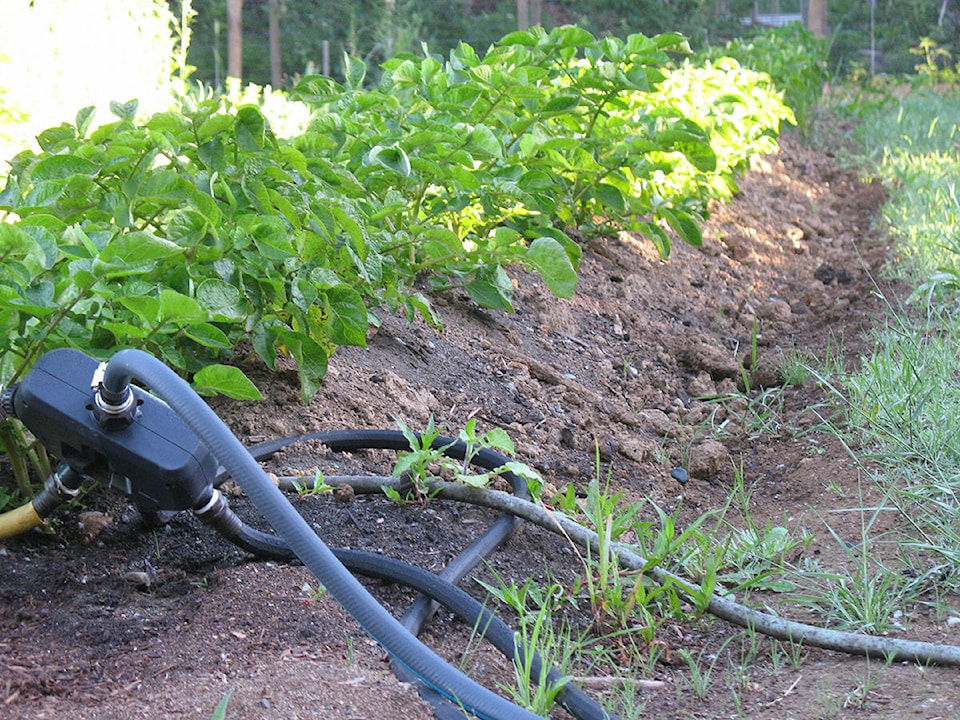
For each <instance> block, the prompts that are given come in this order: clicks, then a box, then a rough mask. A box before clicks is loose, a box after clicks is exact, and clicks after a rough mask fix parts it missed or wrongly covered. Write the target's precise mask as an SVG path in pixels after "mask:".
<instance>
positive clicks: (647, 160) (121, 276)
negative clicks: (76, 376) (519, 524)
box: [0, 27, 792, 400]
mask: <svg viewBox="0 0 960 720" xmlns="http://www.w3.org/2000/svg"><path fill="white" fill-rule="evenodd" d="M686 49H687V48H686V42H685V40H684V39H683V38H682V37H681V36H679V35H675V34H666V35H659V36H656V37H645V36H642V35H633V36H630V37H628V38H626V39H618V38H602V39H598V38H595V37H593V36H592V35H590V34H589V33H587V32H586V31H584V30H582V29H580V28H576V27H563V28H557V29H554V30H552V31H550V32H546V31H544V30H542V29H539V28H537V29H533V30H530V31H526V32H520V33H513V34H511V35H509V36H507V37H506V38H504V39H503V40H502V41H501V42H499V43H498V44H496V45H494V46H492V47H491V48H490V49H489V50H488V51H487V52H486V53H484V54H482V55H481V54H478V53H477V52H476V51H475V50H474V49H473V48H471V47H469V46H467V45H461V46H460V47H458V48H457V49H455V50H454V51H452V52H451V54H450V56H449V57H448V58H442V57H438V56H435V55H432V54H430V53H429V52H428V51H426V49H425V53H424V56H422V57H414V56H399V57H396V58H394V59H392V60H390V61H389V62H388V63H386V65H385V67H384V72H383V73H382V76H381V80H380V82H379V84H378V85H377V87H375V88H370V87H367V86H366V85H365V82H364V81H365V71H366V68H365V66H364V64H363V63H362V62H361V61H359V60H357V59H353V58H347V59H346V66H347V68H348V72H347V77H346V81H345V83H343V84H337V83H335V82H333V81H332V80H330V79H329V78H324V77H318V76H312V77H307V78H304V79H303V80H302V81H301V82H300V83H299V84H298V86H297V88H296V90H295V91H294V93H293V97H294V98H295V99H298V100H300V101H302V102H304V103H306V104H307V105H308V106H309V107H310V109H311V110H312V112H313V120H312V121H311V123H310V125H309V128H308V129H307V131H306V132H304V133H302V134H299V135H297V136H294V137H291V138H288V139H282V140H281V139H278V138H277V137H276V136H275V135H274V133H273V131H272V130H271V127H270V124H269V122H268V121H267V120H266V119H265V118H264V115H263V113H261V111H260V109H259V108H258V107H257V106H256V105H244V106H241V107H239V108H230V107H226V106H225V105H224V104H223V103H222V102H221V101H219V100H216V99H205V100H199V101H196V102H186V103H184V105H183V106H182V107H180V108H178V109H177V110H175V111H170V112H163V113H159V114H156V115H153V116H151V117H149V118H146V119H144V120H138V119H137V117H136V103H135V102H130V103H126V104H115V106H114V108H113V110H114V114H115V115H116V116H117V118H116V120H115V121H113V122H110V123H108V124H106V125H103V126H100V127H97V128H94V126H93V113H92V110H90V109H84V110H81V111H80V113H79V114H78V115H77V117H76V119H75V121H74V122H73V123H64V124H62V125H60V126H59V127H56V128H50V129H48V130H46V131H44V132H43V133H41V134H40V136H39V138H38V140H39V144H40V148H41V151H40V152H32V151H27V152H23V153H21V154H20V155H18V156H16V157H15V158H14V159H13V160H12V161H11V164H12V169H11V172H10V175H9V178H8V180H7V184H6V186H5V188H4V190H3V191H2V192H0V213H4V215H5V217H4V218H3V219H4V220H5V222H0V322H2V323H3V325H4V327H5V328H7V332H6V333H4V334H3V336H0V382H2V383H4V384H7V383H9V382H12V381H15V380H16V379H17V378H18V377H20V376H21V375H22V374H23V373H24V372H25V371H26V370H27V369H28V368H29V367H30V365H31V364H32V362H33V361H34V360H35V359H36V358H37V357H38V356H39V355H40V354H41V353H43V352H45V351H47V350H49V349H51V348H53V347H58V346H72V347H77V348H80V349H83V350H85V351H87V352H89V353H91V354H93V355H95V356H102V357H106V356H109V355H110V354H111V353H112V352H114V351H115V350H116V349H117V348H119V347H131V346H134V347H141V348H143V349H145V350H147V351H149V352H152V353H154V354H156V355H158V356H160V357H162V358H163V359H164V360H165V361H166V362H167V363H169V364H170V365H172V366H173V367H175V368H177V369H178V370H180V371H182V372H183V373H184V374H186V375H190V376H192V377H194V378H195V385H196V386H198V389H200V390H201V391H205V392H221V393H225V394H229V395H232V396H234V397H240V398H252V397H256V396H257V395H258V393H257V391H256V389H255V388H254V387H253V386H252V384H251V383H249V381H247V380H246V378H244V377H243V375H242V374H241V373H240V371H238V370H233V369H229V368H227V367H226V366H224V365H219V364H217V363H218V361H221V360H225V359H229V358H231V357H232V356H233V355H234V354H235V353H236V352H237V347H238V344H239V343H249V345H247V344H245V345H244V347H251V348H252V349H253V351H255V352H256V353H257V354H258V355H259V356H260V357H262V358H263V359H264V361H265V362H266V363H267V364H268V365H269V366H271V367H272V366H274V364H275V362H276V360H277V356H278V353H287V354H289V355H291V356H292V357H293V358H294V359H295V360H296V362H297V365H298V368H299V372H300V378H301V389H302V395H303V398H304V400H307V399H309V397H310V396H311V395H312V394H313V393H315V392H316V390H317V389H318V387H319V384H320V382H321V381H322V379H323V377H324V375H325V373H326V370H327V363H328V360H329V357H330V355H331V354H332V353H333V352H334V350H335V349H336V348H337V347H338V346H341V345H362V344H363V343H364V342H365V338H366V334H367V330H368V328H369V326H370V324H371V323H373V324H376V323H377V322H378V318H377V313H378V312H383V311H384V310H385V311H387V312H394V311H398V310H402V311H403V312H404V313H405V314H406V315H407V316H408V317H410V318H413V317H415V316H416V315H420V316H422V317H423V318H425V319H426V320H427V321H429V322H431V323H433V324H435V325H439V321H438V318H437V317H436V315H435V313H434V311H433V309H432V307H431V303H430V293H431V292H432V291H435V290H437V289H442V288H450V287H459V288H462V289H463V290H464V291H465V292H466V293H468V294H469V296H470V297H471V298H472V299H473V300H474V301H475V302H477V303H479V304H480V305H482V306H485V307H490V308H498V309H502V310H506V311H510V310H511V309H512V305H511V296H512V293H513V284H512V282H511V279H510V277H508V275H507V273H506V272H505V268H506V267H508V266H510V265H511V264H520V265H522V266H525V267H526V268H528V269H530V270H532V271H535V272H537V273H539V275H540V276H542V278H543V280H544V282H545V284H546V285H547V287H548V288H549V289H550V291H552V292H553V293H555V294H556V295H558V296H561V297H569V296H570V295H571V294H572V293H573V292H574V289H575V285H576V280H577V274H576V273H577V267H578V263H579V261H580V257H581V248H580V247H579V245H578V244H577V243H576V242H574V241H573V240H572V239H571V234H570V229H571V228H576V229H578V230H579V232H581V233H585V234H587V235H590V234H602V233H607V232H611V231H613V230H631V231H636V232H639V233H642V234H643V235H645V236H646V237H648V238H649V239H650V240H651V241H652V242H653V243H654V244H655V245H656V247H657V248H658V249H659V251H660V252H661V253H662V254H663V255H664V256H666V255H667V254H668V253H669V250H670V238H671V234H673V233H675V234H676V236H679V237H680V238H681V239H682V240H684V241H686V242H689V243H693V244H697V243H699V242H700V241H701V236H700V230H699V223H700V221H701V220H702V218H703V217H704V215H705V212H706V206H707V205H706V204H707V202H708V201H709V200H710V199H711V198H713V197H718V196H724V195H725V194H729V192H730V191H731V189H732V188H733V187H734V185H733V179H734V176H735V174H736V172H738V171H739V170H740V169H741V168H742V167H743V166H744V164H745V163H746V162H747V161H748V159H749V157H750V155H751V154H754V153H757V152H766V151H768V150H770V149H771V147H772V145H771V144H770V143H771V138H773V137H775V136H776V134H777V131H778V129H779V125H780V123H781V122H782V121H790V120H792V116H791V113H790V110H789V108H787V107H786V106H785V105H784V104H783V102H782V100H781V98H780V96H779V94H778V93H777V92H776V91H775V89H774V88H773V86H772V84H771V83H770V82H769V78H767V77H766V76H763V75H761V74H759V73H755V72H751V71H746V70H744V69H743V68H741V67H740V66H739V65H737V64H736V63H735V62H733V61H723V62H714V63H710V64H705V65H701V66H699V67H698V66H695V65H694V64H692V63H690V62H687V63H683V64H680V65H679V66H678V65H677V64H676V62H675V58H676V57H678V55H677V54H678V53H682V52H685V51H686Z"/></svg>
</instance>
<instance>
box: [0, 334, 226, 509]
mask: <svg viewBox="0 0 960 720" xmlns="http://www.w3.org/2000/svg"><path fill="white" fill-rule="evenodd" d="M99 367H100V363H99V362H98V361H97V360H95V359H94V358H92V357H90V356H89V355H86V354H84V353H82V352H80V351H79V350H72V349H68V348H64V349H60V350H53V351H51V352H49V353H47V354H46V355H44V356H43V357H42V358H40V360H38V361H37V363H36V364H35V365H34V366H33V367H32V368H31V369H30V372H29V373H28V374H27V376H26V377H25V378H24V379H23V380H22V381H21V382H20V383H19V384H17V385H14V386H12V387H11V388H9V389H8V391H7V392H6V393H5V394H4V395H5V397H4V403H3V405H4V410H5V411H7V412H8V413H10V414H12V415H13V416H14V417H16V418H17V419H19V420H20V421H21V422H22V423H23V424H24V425H25V426H26V427H27V428H28V429H29V430H30V432H31V433H33V435H34V436H36V438H37V439H38V440H39V441H40V442H41V443H43V445H44V446H46V448H47V450H49V451H50V452H51V453H52V454H54V455H56V456H57V457H58V458H59V459H60V460H61V461H62V462H64V463H67V464H68V465H69V466H70V467H72V468H73V469H74V470H76V471H77V472H79V473H82V474H83V475H87V476H89V477H91V478H94V479H96V480H99V481H101V482H103V483H105V484H106V485H108V486H110V487H113V488H115V489H116V490H119V491H120V492H122V493H123V494H125V495H127V496H129V497H130V499H131V500H132V501H133V503H134V504H135V505H136V506H137V507H138V508H139V509H140V510H143V511H148V512H153V511H160V510H188V509H191V508H193V507H195V506H196V505H197V503H198V502H199V501H200V500H201V498H204V497H209V495H210V490H209V488H211V487H212V483H213V478H214V476H215V474H216V472H217V467H218V465H217V462H216V460H215V459H214V457H213V456H212V455H211V453H210V451H209V450H208V449H207V447H206V446H205V445H204V444H203V443H202V442H200V440H199V439H198V438H197V436H196V435H195V434H194V433H193V431H191V430H190V429H189V428H188V427H187V426H186V425H185V424H184V423H183V421H182V420H180V418H179V417H178V416H177V415H176V413H174V412H173V410H171V409H170V407H169V406H168V405H167V404H166V403H164V402H163V401H162V400H159V399H158V398H156V397H154V396H153V395H151V394H149V393H148V392H146V391H144V390H142V389H141V388H138V387H132V391H133V394H134V398H135V402H136V407H135V409H134V411H133V412H132V413H131V415H130V420H131V421H130V422H123V423H114V424H110V423H106V424H105V423H103V422H102V418H101V421H98V419H97V417H98V416H99V413H97V415H96V416H95V412H94V411H95V409H96V402H95V397H96V386H97V382H96V381H95V377H96V375H97V372H98V368H99Z"/></svg>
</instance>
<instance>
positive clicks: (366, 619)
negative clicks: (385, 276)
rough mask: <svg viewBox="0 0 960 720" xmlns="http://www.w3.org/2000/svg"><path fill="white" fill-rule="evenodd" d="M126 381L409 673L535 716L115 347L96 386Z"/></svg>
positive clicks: (524, 719)
mask: <svg viewBox="0 0 960 720" xmlns="http://www.w3.org/2000/svg"><path fill="white" fill-rule="evenodd" d="M131 379H136V380H138V381H140V382H141V383H144V384H145V385H147V386H148V387H149V388H150V389H151V391H152V392H153V393H154V394H156V395H157V396H158V397H159V398H160V399H162V400H163V401H164V402H166V403H167V404H168V405H169V406H170V407H171V408H172V409H173V410H174V412H176V413H177V415H179V416H180V418H181V419H182V420H183V421H184V423H186V425H187V426H188V427H189V428H190V429H191V430H192V431H193V432H194V434H195V435H196V436H197V437H198V438H199V439H200V440H201V441H202V442H203V443H204V444H205V445H206V446H207V448H208V449H209V450H210V452H211V453H212V454H213V456H214V457H215V458H216V459H217V461H218V462H220V463H221V465H222V466H223V468H224V469H225V470H226V471H227V472H228V473H229V474H230V476H231V477H232V478H233V480H234V481H235V482H236V483H237V484H238V485H239V486H240V487H241V489H243V491H244V492H245V493H246V494H247V497H249V498H250V500H251V501H252V502H253V504H254V505H255V506H256V507H257V509H258V510H259V511H260V512H261V513H262V514H263V515H264V517H265V518H266V519H267V521H268V522H269V523H270V525H271V526H272V527H273V528H274V530H275V531H276V532H277V534H278V535H279V536H280V537H281V538H283V540H284V541H285V542H286V544H287V545H288V546H289V548H290V550H292V551H293V552H294V554H296V556H297V557H298V558H300V560H301V562H303V564H304V565H305V566H306V567H307V568H308V569H309V570H310V571H311V572H312V573H313V575H314V576H315V577H316V578H317V580H318V581H319V582H321V583H322V584H323V585H324V586H325V587H326V588H327V591H328V592H329V593H330V594H331V595H332V596H333V597H334V599H336V600H337V602H339V603H340V604H341V605H342V606H343V607H344V609H346V610H347V612H348V613H350V615H351V616H353V618H354V619H355V620H356V621H357V623H358V624H359V625H360V626H361V627H362V628H363V629H364V630H365V631H366V632H367V633H368V634H369V635H370V636H371V637H373V638H374V639H375V640H376V641H377V642H379V643H380V644H381V645H382V646H383V647H384V649H386V650H387V651H388V652H389V653H390V654H391V655H393V656H394V657H395V658H397V660H398V661H399V662H401V663H402V664H403V665H405V666H406V667H407V668H408V669H410V671H411V672H413V673H414V674H415V675H416V676H417V677H419V678H420V679H422V680H423V681H424V682H425V683H426V684H427V685H429V686H430V687H432V688H433V689H435V690H436V691H438V692H440V693H441V694H443V695H444V696H446V697H448V698H449V699H451V700H452V701H453V702H455V703H457V704H458V705H460V706H462V707H463V708H465V709H467V710H468V711H469V712H472V713H473V714H475V715H477V716H478V717H480V718H484V720H534V718H538V717H539V716H538V715H535V714H534V713H532V712H530V711H529V710H526V709H523V708H520V707H518V706H516V705H514V704H513V703H511V702H509V701H508V700H506V699H504V698H502V697H500V696H499V695H497V694H496V693H494V692H492V691H490V690H488V689H487V688H485V687H483V686H482V685H479V684H478V683H476V682H474V681H473V680H471V679H470V678H468V677H467V676H465V675H463V674H462V673H460V672H459V671H457V670H456V669H455V668H453V667H451V666H450V665H448V664H447V663H446V662H444V660H443V659H442V658H440V657H439V656H437V655H436V654H435V653H434V652H433V651H432V650H430V649H429V648H428V647H426V646H425V645H423V643H421V642H420V641H419V640H418V639H417V638H416V637H415V636H414V635H413V634H412V633H410V632H409V631H408V630H407V629H406V628H404V627H403V625H401V624H400V622H399V621H398V620H396V618H394V617H393V616H392V615H390V613H389V612H387V610H386V609H385V608H383V607H382V606H381V605H380V603H378V602H377V601H376V599H374V598H373V596H371V595H370V594H369V593H368V592H367V590H366V588H364V587H363V585H362V584H361V583H360V582H359V581H358V580H357V579H356V578H355V577H354V576H353V575H352V574H351V573H350V571H349V570H347V569H346V568H345V567H344V566H343V564H342V563H341V562H340V561H339V560H338V559H337V557H336V556H335V555H334V554H333V552H332V551H331V550H330V548H328V547H327V546H326V544H325V543H324V542H323V541H322V540H321V539H320V538H319V537H318V536H317V535H316V533H314V532H313V530H311V529H310V526H309V525H308V524H307V522H306V521H305V520H304V519H303V518H302V517H301V516H300V514H299V513H298V512H297V511H296V510H295V509H294V508H293V506H292V505H291V504H290V503H289V502H288V501H287V499H286V498H285V497H284V495H283V493H282V492H281V491H280V490H279V489H278V488H277V487H276V486H275V485H274V484H273V483H272V482H270V479H269V478H267V476H266V474H265V473H264V472H263V470H262V469H261V468H260V465H259V464H258V463H257V461H256V460H255V459H254V458H253V456H251V455H250V454H249V453H248V452H247V449H246V448H245V447H244V446H243V444H242V443H240V441H239V440H237V438H236V437H235V436H234V435H233V433H232V432H231V431H230V429H229V428H227V426H226V425H224V423H223V421H222V420H221V419H220V418H219V417H218V416H217V415H216V413H214V412H213V410H211V409H210V407H209V406H207V404H206V403H205V402H204V401H203V400H202V399H201V398H200V397H199V396H197V395H196V394H195V393H194V392H193V390H192V389H191V388H190V386H189V385H188V384H187V383H186V382H185V381H184V380H182V379H181V378H180V377H179V376H177V375H176V373H174V372H173V371H172V370H170V369H169V368H168V367H167V366H166V365H164V364H163V363H162V362H160V361H159V360H157V359H156V358H154V357H153V356H151V355H149V354H148V353H145V352H143V351H140V350H121V351H120V352H118V353H116V354H115V355H114V356H113V357H112V358H111V359H110V360H109V362H108V363H107V365H106V367H105V369H104V373H103V379H102V388H103V390H105V391H107V392H108V393H110V394H111V396H113V397H118V396H121V395H123V394H124V392H125V391H129V389H128V385H129V383H130V381H131Z"/></svg>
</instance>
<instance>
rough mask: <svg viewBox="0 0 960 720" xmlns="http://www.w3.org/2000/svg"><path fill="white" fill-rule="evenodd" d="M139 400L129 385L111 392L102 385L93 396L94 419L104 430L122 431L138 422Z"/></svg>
mask: <svg viewBox="0 0 960 720" xmlns="http://www.w3.org/2000/svg"><path fill="white" fill-rule="evenodd" d="M137 407H138V403H137V398H136V396H135V395H134V394H133V390H132V389H131V388H130V386H129V385H127V386H125V387H124V388H123V389H122V390H121V391H120V392H117V393H114V392H109V391H108V390H107V389H106V388H104V387H103V385H100V386H99V387H98V388H97V390H96V392H95V393H94V395H93V408H92V409H93V417H94V419H95V420H96V421H97V424H99V425H100V427H101V428H103V429H104V430H122V429H123V428H126V427H130V426H131V425H133V423H134V422H136V420H137Z"/></svg>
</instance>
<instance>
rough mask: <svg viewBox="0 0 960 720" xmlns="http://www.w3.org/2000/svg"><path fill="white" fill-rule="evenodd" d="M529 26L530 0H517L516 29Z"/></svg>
mask: <svg viewBox="0 0 960 720" xmlns="http://www.w3.org/2000/svg"><path fill="white" fill-rule="evenodd" d="M528 27H530V0H517V30H526V29H527V28H528Z"/></svg>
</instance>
